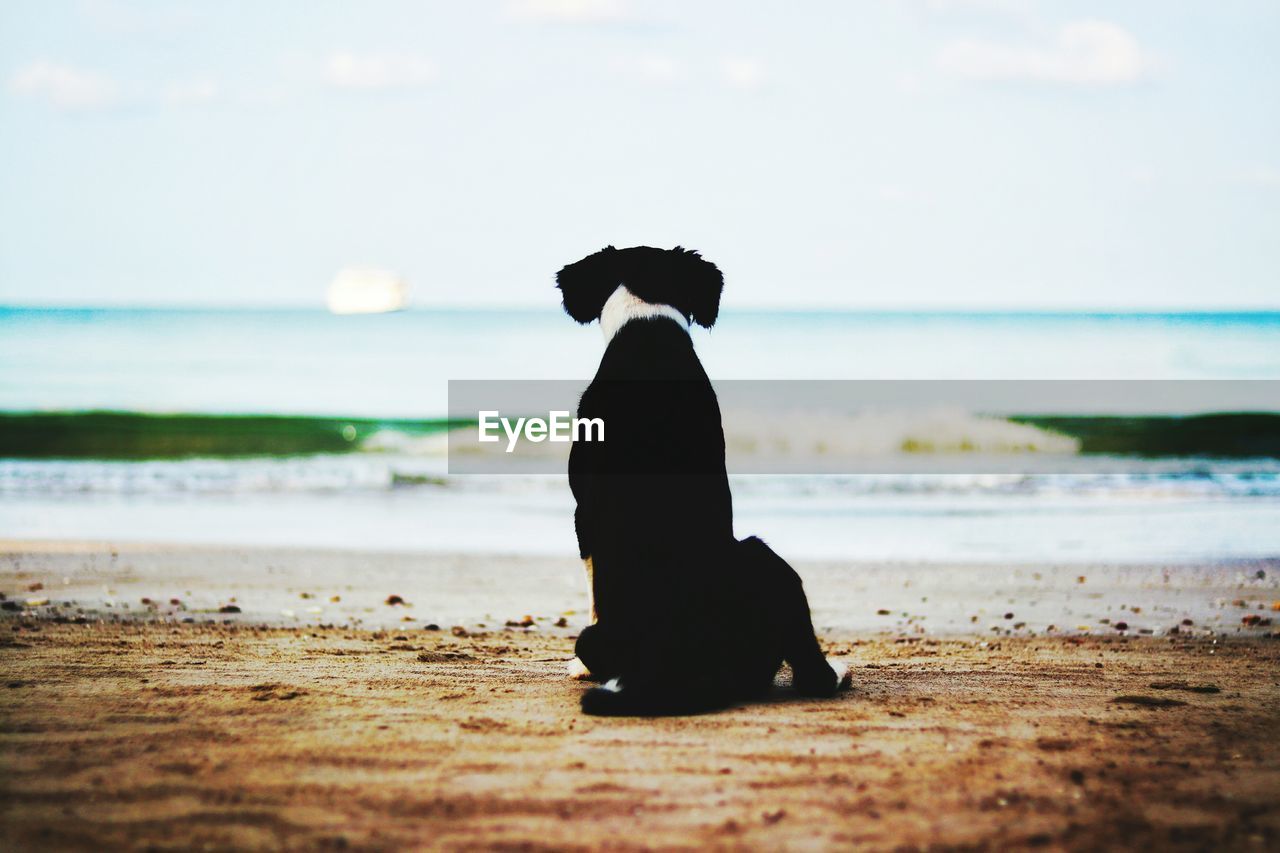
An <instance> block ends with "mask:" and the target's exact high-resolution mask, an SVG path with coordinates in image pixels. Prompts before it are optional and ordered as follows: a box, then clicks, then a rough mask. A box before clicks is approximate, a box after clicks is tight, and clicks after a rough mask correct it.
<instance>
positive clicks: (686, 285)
mask: <svg viewBox="0 0 1280 853" xmlns="http://www.w3.org/2000/svg"><path fill="white" fill-rule="evenodd" d="M556 286H557V287H558V288H559V289H560V294H561V298H562V300H563V304H564V310H565V312H566V313H567V314H568V315H569V316H570V317H571V318H573V319H574V320H576V321H577V322H579V323H583V324H586V323H591V322H594V321H596V320H599V322H600V326H601V329H602V330H603V332H604V337H605V341H606V347H605V351H604V356H603V357H602V358H601V360H600V366H599V368H598V370H597V372H596V375H595V378H594V379H593V380H592V382H591V383H590V385H588V387H587V389H586V390H585V391H584V392H583V394H582V396H581V398H580V400H579V405H578V416H579V417H581V418H600V419H602V420H603V421H604V424H605V436H606V439H605V440H604V441H602V442H601V441H575V442H574V444H573V446H572V448H571V450H570V455H569V486H570V489H571V490H572V492H573V496H574V499H575V501H576V504H577V506H576V509H575V512H574V528H575V530H576V533H577V539H578V551H579V555H580V556H581V558H582V560H583V562H584V565H585V567H586V570H587V576H588V580H587V582H588V586H589V589H590V602H591V614H592V616H591V621H592V623H591V624H590V625H589V626H587V627H586V628H585V629H583V631H582V632H581V633H580V634H579V636H578V640H577V643H576V646H575V652H576V654H577V658H576V659H575V660H574V661H573V662H571V665H570V674H571V675H573V676H575V677H579V678H587V677H590V678H593V679H596V680H599V681H602V682H603V684H602V685H601V686H598V687H594V688H592V689H590V690H588V691H587V692H586V693H584V694H583V696H582V709H583V711H585V712H586V713H588V714H595V715H604V716H633V715H638V716H662V715H682V714H694V713H702V712H706V711H712V710H716V709H720V708H724V707H728V706H730V705H732V704H735V703H737V702H741V701H746V700H749V699H751V698H754V697H759V696H761V695H762V694H764V693H766V692H768V691H769V689H770V688H771V687H772V685H773V682H774V678H775V676H776V675H777V672H778V670H779V668H780V667H781V666H782V664H783V662H784V661H785V662H786V663H788V664H790V666H791V670H792V673H793V678H792V685H793V687H794V689H795V690H796V691H797V692H798V693H800V694H802V695H806V696H813V697H826V696H832V695H834V694H836V693H837V692H838V691H839V690H841V689H843V688H846V687H848V686H849V684H850V676H849V672H848V669H847V667H845V666H844V665H843V664H840V663H834V662H831V661H828V660H827V659H826V657H824V656H823V654H822V650H821V648H820V646H819V645H818V640H817V638H816V637H815V635H814V630H813V623H812V621H811V617H810V613H809V602H808V599H807V598H806V596H805V593H804V588H803V586H802V584H801V581H800V577H799V576H798V575H797V574H796V572H795V571H794V570H793V569H792V568H791V566H789V565H788V564H787V562H786V561H785V560H783V559H782V558H781V557H779V556H778V555H777V554H776V553H774V552H773V550H772V549H771V548H769V546H768V545H766V544H765V543H764V542H763V541H762V540H760V539H759V538H756V537H754V536H753V537H750V538H747V539H742V540H738V539H736V538H735V537H734V531H733V505H732V496H731V494H730V490H729V479H728V475H727V472H726V468H725V445H724V429H723V425H722V423H721V417H720V408H719V404H718V402H717V399H716V394H715V391H714V389H713V388H712V386H711V382H710V380H709V379H708V378H707V374H706V372H705V371H704V370H703V367H702V363H701V362H700V361H699V360H698V356H697V354H696V353H695V352H694V348H693V340H692V337H691V335H690V330H691V327H692V324H694V323H696V324H698V325H700V326H703V327H704V328H710V327H711V326H712V325H713V324H714V323H715V321H716V316H717V314H718V313H719V306H720V294H721V291H722V289H723V277H722V275H721V273H720V270H719V269H717V268H716V266H715V265H714V264H712V263H710V262H709V261H706V260H704V259H703V258H702V257H701V256H700V255H699V254H698V253H697V252H695V251H690V250H686V249H683V248H681V247H679V246H677V247H676V248H674V249H671V250H664V249H656V248H651V247H648V246H636V247H633V248H629V249H616V248H614V247H613V246H609V247H606V248H605V249H603V250H601V251H599V252H596V253H595V254H593V255H590V256H588V257H586V258H583V259H582V260H580V261H578V262H576V263H573V264H569V265H568V266H566V267H564V268H563V269H561V270H560V272H559V273H558V274H557V275H556Z"/></svg>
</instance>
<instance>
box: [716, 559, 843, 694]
mask: <svg viewBox="0 0 1280 853" xmlns="http://www.w3.org/2000/svg"><path fill="white" fill-rule="evenodd" d="M738 544H739V548H740V552H741V555H742V558H743V568H744V569H746V570H748V571H749V572H750V573H751V581H752V582H753V583H754V584H756V585H757V587H756V588H757V589H758V590H760V592H761V593H762V595H763V597H762V599H761V601H762V605H763V607H764V608H765V609H766V612H767V614H768V619H769V622H770V623H771V626H772V628H773V633H774V636H775V638H776V641H777V643H778V650H779V651H780V652H781V654H782V657H783V658H785V659H786V661H787V663H789V664H791V672H792V684H793V686H794V687H795V689H796V692H798V693H801V694H803V695H806V696H833V695H835V694H836V693H837V692H839V691H840V690H842V689H845V688H847V687H849V685H850V684H851V676H850V673H849V668H848V667H847V666H845V665H844V664H843V663H840V662H838V661H829V660H827V658H826V656H824V655H823V654H822V647H821V646H820V645H818V638H817V636H816V635H815V633H814V630H813V619H812V617H811V616H810V613H809V599H808V597H807V596H806V595H805V593H804V584H803V582H802V581H801V580H800V576H799V575H798V574H796V571H795V569H793V568H791V566H790V564H788V563H787V561H786V560H784V559H782V558H781V557H779V556H778V555H777V554H776V553H775V552H774V550H773V549H772V548H770V547H769V546H768V545H766V544H765V543H764V542H763V541H762V540H760V539H758V538H756V537H754V536H752V537H751V538H749V539H744V540H742V541H741V542H740V543H738Z"/></svg>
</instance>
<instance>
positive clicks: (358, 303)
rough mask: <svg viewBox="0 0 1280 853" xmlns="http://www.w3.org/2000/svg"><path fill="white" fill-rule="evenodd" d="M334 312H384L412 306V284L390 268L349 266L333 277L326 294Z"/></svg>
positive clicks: (330, 307) (330, 308)
mask: <svg viewBox="0 0 1280 853" xmlns="http://www.w3.org/2000/svg"><path fill="white" fill-rule="evenodd" d="M326 302H327V304H328V306H329V310H330V311H331V312H333V313H334V314H385V313H387V312H389V311H402V310H404V309H405V308H406V307H408V305H409V284H408V282H406V281H405V280H404V279H403V278H401V277H400V276H399V275H398V274H396V273H394V272H391V271H390V270H379V269H356V268H348V269H344V270H342V271H341V272H339V273H338V274H337V275H336V276H334V279H333V282H332V283H330V285H329V291H328V294H327V296H326Z"/></svg>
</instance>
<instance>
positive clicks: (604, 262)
mask: <svg viewBox="0 0 1280 853" xmlns="http://www.w3.org/2000/svg"><path fill="white" fill-rule="evenodd" d="M621 283H622V277H621V276H620V275H619V270H618V250H617V249H615V248H613V246H605V247H604V248H603V249H601V250H600V251H598V252H596V253H595V254H594V255H587V256H586V257H585V258H583V259H582V260H580V261H578V262H577V263H573V264H569V265H568V266H567V267H565V268H564V269H562V270H560V272H558V273H556V287H558V288H560V298H561V299H562V300H563V301H564V310H565V313H566V314H568V315H569V316H570V317H572V318H573V319H575V320H577V321H578V322H579V323H590V322H591V321H592V320H595V319H597V318H599V316H600V312H601V311H602V310H603V309H604V303H605V301H606V300H608V298H609V296H610V295H611V294H612V293H613V292H614V291H615V290H617V289H618V285H619V284H621Z"/></svg>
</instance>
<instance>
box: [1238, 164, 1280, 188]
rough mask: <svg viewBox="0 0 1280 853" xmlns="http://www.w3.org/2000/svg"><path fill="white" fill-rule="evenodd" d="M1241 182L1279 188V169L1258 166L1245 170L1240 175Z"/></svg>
mask: <svg viewBox="0 0 1280 853" xmlns="http://www.w3.org/2000/svg"><path fill="white" fill-rule="evenodd" d="M1241 182H1242V183H1245V184H1248V185H1249V186H1254V187H1266V188H1268V189H1277V188H1280V170H1276V169H1272V168H1269V167H1267V166H1259V167H1258V168H1256V169H1250V170H1249V171H1248V172H1245V173H1244V175H1242V176H1241Z"/></svg>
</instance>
